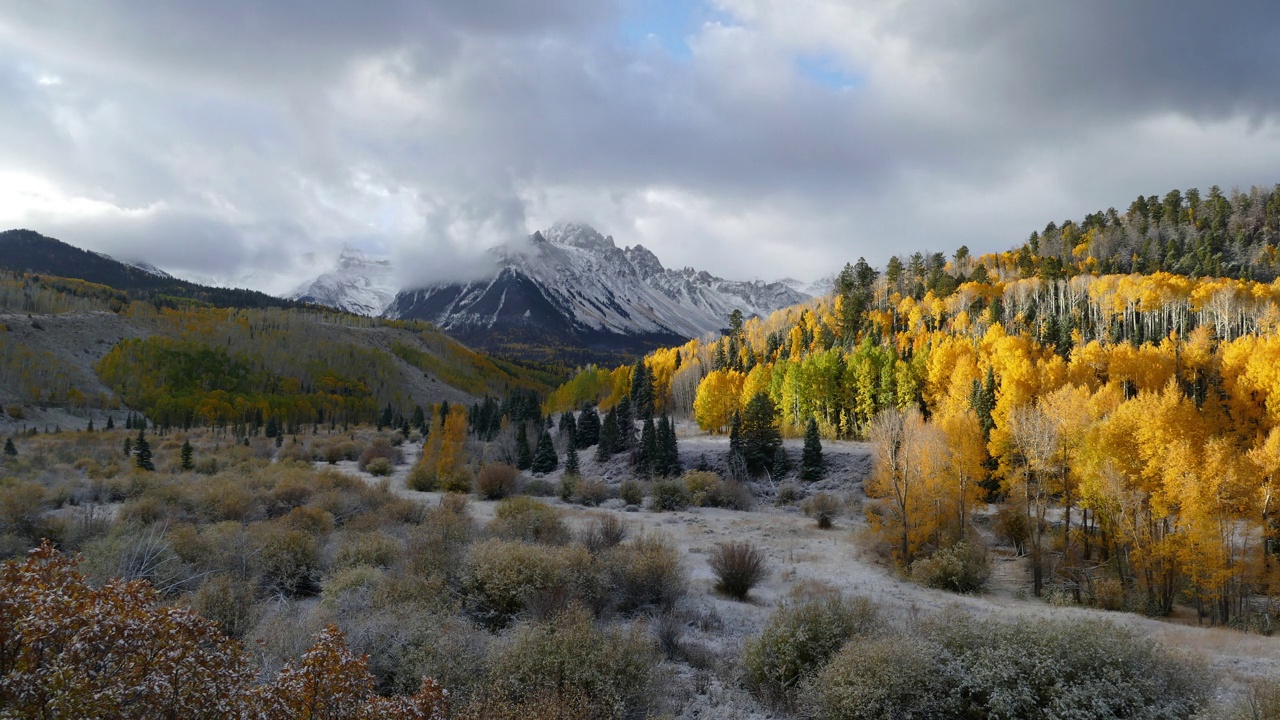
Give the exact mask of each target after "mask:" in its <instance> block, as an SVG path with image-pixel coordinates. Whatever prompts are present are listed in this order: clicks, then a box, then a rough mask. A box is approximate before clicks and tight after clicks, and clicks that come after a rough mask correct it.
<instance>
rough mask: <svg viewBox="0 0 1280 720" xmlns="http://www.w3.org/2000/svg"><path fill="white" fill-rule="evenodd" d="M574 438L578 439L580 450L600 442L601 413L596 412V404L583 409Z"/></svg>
mask: <svg viewBox="0 0 1280 720" xmlns="http://www.w3.org/2000/svg"><path fill="white" fill-rule="evenodd" d="M574 439H575V440H576V441H577V442H576V444H577V446H578V449H579V450H581V449H584V448H589V447H591V446H592V445H595V444H596V443H598V442H600V413H598V412H596V409H595V407H594V406H593V407H589V408H587V409H585V410H583V411H582V415H581V417H579V418H578V422H577V433H576V434H575V435H574Z"/></svg>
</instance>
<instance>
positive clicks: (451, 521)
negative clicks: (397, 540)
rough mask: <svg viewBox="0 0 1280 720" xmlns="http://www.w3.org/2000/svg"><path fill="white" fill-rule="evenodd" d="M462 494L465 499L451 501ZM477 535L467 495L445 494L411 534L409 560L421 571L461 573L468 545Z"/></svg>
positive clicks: (412, 566)
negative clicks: (458, 501) (467, 504)
mask: <svg viewBox="0 0 1280 720" xmlns="http://www.w3.org/2000/svg"><path fill="white" fill-rule="evenodd" d="M455 497H461V498H463V500H464V502H461V503H456V502H448V503H446V501H447V500H450V499H451V498H455ZM474 537H475V523H474V521H472V519H471V516H470V515H469V514H468V513H467V509H466V502H465V496H457V495H446V496H444V497H443V498H441V501H440V505H438V506H436V507H433V508H431V509H429V510H427V511H426V513H425V514H424V515H423V518H422V523H421V524H420V525H418V526H417V527H415V528H414V529H413V532H412V533H410V535H409V542H408V547H407V552H406V553H405V554H406V560H407V561H408V564H409V568H410V569H411V570H412V571H413V572H415V573H418V574H422V575H426V574H431V573H439V574H441V575H444V576H445V577H448V578H450V579H454V578H457V577H458V575H459V574H460V573H461V568H462V563H463V557H464V556H465V554H466V551H467V546H468V545H470V544H471V540H472V538H474Z"/></svg>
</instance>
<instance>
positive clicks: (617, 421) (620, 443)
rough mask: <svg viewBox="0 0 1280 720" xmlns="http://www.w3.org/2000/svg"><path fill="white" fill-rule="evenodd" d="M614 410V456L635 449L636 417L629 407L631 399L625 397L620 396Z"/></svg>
mask: <svg viewBox="0 0 1280 720" xmlns="http://www.w3.org/2000/svg"><path fill="white" fill-rule="evenodd" d="M615 409H616V410H617V415H616V416H615V417H614V429H615V430H616V431H617V439H616V440H615V441H614V444H613V452H614V453H615V454H616V453H620V452H624V451H626V450H630V449H631V448H633V447H635V444H636V424H635V417H636V416H635V413H634V412H633V408H632V407H631V398H630V397H629V396H627V395H623V396H622V399H621V400H619V401H618V406H617V408H615Z"/></svg>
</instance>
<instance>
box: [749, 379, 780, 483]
mask: <svg viewBox="0 0 1280 720" xmlns="http://www.w3.org/2000/svg"><path fill="white" fill-rule="evenodd" d="M740 432H741V445H740V447H741V449H742V459H743V460H745V461H746V463H747V469H748V470H750V471H751V472H753V473H757V472H760V471H761V470H765V469H768V468H769V467H770V466H772V464H773V457H774V455H776V454H777V452H778V448H779V447H781V446H782V434H781V433H780V432H778V421H777V418H776V409H775V408H774V405H773V400H771V399H769V396H768V394H766V393H763V392H760V393H756V394H755V396H754V397H752V398H751V399H750V400H749V401H747V406H746V407H745V408H743V411H742V422H741V430H740Z"/></svg>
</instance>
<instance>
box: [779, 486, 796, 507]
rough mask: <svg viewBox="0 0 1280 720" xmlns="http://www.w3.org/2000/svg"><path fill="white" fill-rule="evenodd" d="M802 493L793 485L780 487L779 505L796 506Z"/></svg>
mask: <svg viewBox="0 0 1280 720" xmlns="http://www.w3.org/2000/svg"><path fill="white" fill-rule="evenodd" d="M799 497H800V492H799V491H798V490H796V486H795V485H792V484H791V483H783V484H781V485H779V486H778V504H779V505H794V504H795V502H796V500H797V499H799Z"/></svg>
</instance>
